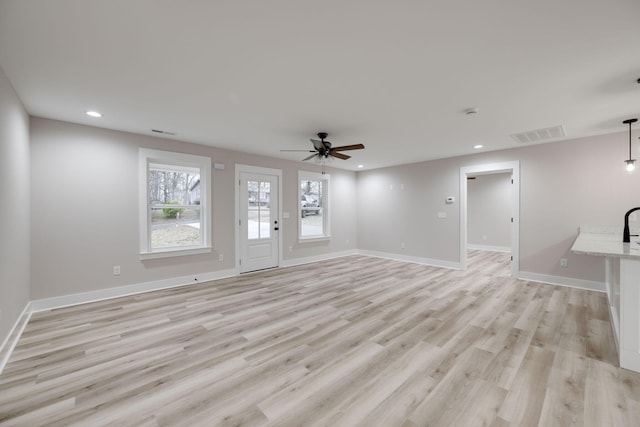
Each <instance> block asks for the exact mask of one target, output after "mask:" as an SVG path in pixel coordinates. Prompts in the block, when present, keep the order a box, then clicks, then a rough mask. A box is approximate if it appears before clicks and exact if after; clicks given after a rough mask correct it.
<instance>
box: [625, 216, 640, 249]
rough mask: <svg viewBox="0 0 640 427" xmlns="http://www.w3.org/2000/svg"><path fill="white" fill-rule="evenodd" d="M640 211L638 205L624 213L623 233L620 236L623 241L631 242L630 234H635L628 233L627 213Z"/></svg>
mask: <svg viewBox="0 0 640 427" xmlns="http://www.w3.org/2000/svg"><path fill="white" fill-rule="evenodd" d="M635 211H640V207H638V208H633V209H631V210H630V211H629V212H627V213H626V214H624V233H623V236H622V242H623V243H631V236H637V234H629V215H631V212H635Z"/></svg>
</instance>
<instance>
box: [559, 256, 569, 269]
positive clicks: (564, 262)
mask: <svg viewBox="0 0 640 427" xmlns="http://www.w3.org/2000/svg"><path fill="white" fill-rule="evenodd" d="M560 267H569V263H568V261H567V259H566V258H560Z"/></svg>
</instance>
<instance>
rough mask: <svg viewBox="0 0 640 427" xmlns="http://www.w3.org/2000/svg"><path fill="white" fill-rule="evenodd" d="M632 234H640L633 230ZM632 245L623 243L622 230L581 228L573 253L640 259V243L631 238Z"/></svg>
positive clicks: (635, 238)
mask: <svg viewBox="0 0 640 427" xmlns="http://www.w3.org/2000/svg"><path fill="white" fill-rule="evenodd" d="M631 234H639V233H638V232H637V230H631ZM631 239H632V240H631V243H622V230H619V231H618V230H617V229H611V228H607V227H580V234H579V235H578V238H577V239H576V241H575V242H574V243H573V246H572V247H571V251H572V252H575V253H578V254H587V255H598V256H617V257H625V258H640V241H639V240H638V238H637V237H632V238H631Z"/></svg>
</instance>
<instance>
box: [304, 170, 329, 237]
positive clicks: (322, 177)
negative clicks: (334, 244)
mask: <svg viewBox="0 0 640 427" xmlns="http://www.w3.org/2000/svg"><path fill="white" fill-rule="evenodd" d="M303 179H307V180H310V181H324V182H325V184H324V189H323V191H322V197H323V198H324V203H323V213H322V220H323V227H322V229H323V231H324V234H322V235H315V236H302V206H300V196H301V194H302V192H301V189H300V181H302V180H303ZM297 187H298V191H297V197H296V202H297V204H298V243H305V242H318V241H323V240H330V239H331V227H330V224H331V213H330V212H331V210H330V209H331V203H330V199H331V188H330V187H331V175H329V174H320V173H317V172H309V171H303V170H299V171H298V183H297Z"/></svg>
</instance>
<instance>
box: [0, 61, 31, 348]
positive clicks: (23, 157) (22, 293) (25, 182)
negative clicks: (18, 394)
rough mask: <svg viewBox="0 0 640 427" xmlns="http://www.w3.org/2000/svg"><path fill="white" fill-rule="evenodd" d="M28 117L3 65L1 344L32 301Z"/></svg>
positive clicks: (0, 102) (0, 106) (0, 108)
mask: <svg viewBox="0 0 640 427" xmlns="http://www.w3.org/2000/svg"><path fill="white" fill-rule="evenodd" d="M29 219H30V208H29V116H28V115H27V113H26V111H25V110H24V107H23V106H22V103H21V102H20V100H19V99H18V97H17V95H16V93H15V92H14V90H13V87H12V86H11V83H10V82H9V80H8V79H7V77H6V76H5V74H4V71H3V70H2V68H0V344H2V342H3V341H4V340H5V339H6V337H7V335H8V333H9V331H10V329H11V328H12V327H13V325H14V324H15V322H16V320H17V319H18V317H19V316H20V313H21V312H22V310H23V309H24V308H25V306H26V304H27V302H28V301H29Z"/></svg>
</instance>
